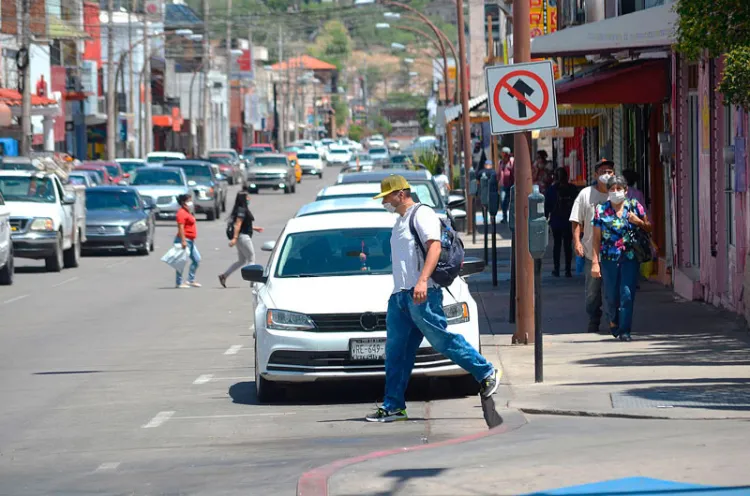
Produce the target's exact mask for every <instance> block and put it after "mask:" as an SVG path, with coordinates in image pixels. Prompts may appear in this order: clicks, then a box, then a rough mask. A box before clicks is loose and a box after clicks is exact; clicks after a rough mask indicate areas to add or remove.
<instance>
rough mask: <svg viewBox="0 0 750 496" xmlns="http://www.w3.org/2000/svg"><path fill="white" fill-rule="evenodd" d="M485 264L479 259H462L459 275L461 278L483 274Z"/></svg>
mask: <svg viewBox="0 0 750 496" xmlns="http://www.w3.org/2000/svg"><path fill="white" fill-rule="evenodd" d="M484 267H485V263H484V260H482V259H481V258H476V257H467V258H464V263H463V264H461V271H460V272H459V275H460V276H461V277H466V276H470V275H472V274H479V273H481V272H484Z"/></svg>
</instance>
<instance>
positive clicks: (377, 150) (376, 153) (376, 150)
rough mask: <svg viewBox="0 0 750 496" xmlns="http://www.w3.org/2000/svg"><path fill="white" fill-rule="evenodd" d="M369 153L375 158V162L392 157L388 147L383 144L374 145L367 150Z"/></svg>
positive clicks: (378, 162)
mask: <svg viewBox="0 0 750 496" xmlns="http://www.w3.org/2000/svg"><path fill="white" fill-rule="evenodd" d="M367 154H368V155H370V158H371V159H372V160H373V162H375V164H380V163H383V162H387V161H388V158H389V157H390V154H389V153H388V148H385V147H383V146H376V147H372V148H370V149H369V150H368V151H367Z"/></svg>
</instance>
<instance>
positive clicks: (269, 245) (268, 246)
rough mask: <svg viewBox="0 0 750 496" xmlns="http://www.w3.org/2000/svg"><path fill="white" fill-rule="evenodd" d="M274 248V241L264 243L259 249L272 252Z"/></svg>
mask: <svg viewBox="0 0 750 496" xmlns="http://www.w3.org/2000/svg"><path fill="white" fill-rule="evenodd" d="M274 248H276V241H266V242H265V243H263V245H261V247H260V249H261V250H262V251H273V249H274Z"/></svg>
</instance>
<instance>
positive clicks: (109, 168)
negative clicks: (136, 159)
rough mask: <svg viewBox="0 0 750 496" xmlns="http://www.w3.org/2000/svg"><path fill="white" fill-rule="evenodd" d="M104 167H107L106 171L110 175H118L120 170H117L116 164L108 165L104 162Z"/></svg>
mask: <svg viewBox="0 0 750 496" xmlns="http://www.w3.org/2000/svg"><path fill="white" fill-rule="evenodd" d="M104 168H105V169H107V173H108V174H109V175H110V176H112V177H117V176H119V175H120V171H119V170H118V168H117V166H116V165H109V164H106V165H105V166H104Z"/></svg>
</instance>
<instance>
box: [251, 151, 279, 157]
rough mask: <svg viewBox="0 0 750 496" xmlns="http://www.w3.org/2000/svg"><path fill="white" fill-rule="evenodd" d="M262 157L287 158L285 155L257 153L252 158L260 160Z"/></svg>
mask: <svg viewBox="0 0 750 496" xmlns="http://www.w3.org/2000/svg"><path fill="white" fill-rule="evenodd" d="M262 157H276V158H287V155H286V153H277V152H274V153H259V154H257V155H256V156H255V157H253V158H262Z"/></svg>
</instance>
